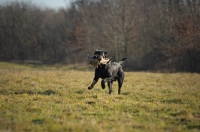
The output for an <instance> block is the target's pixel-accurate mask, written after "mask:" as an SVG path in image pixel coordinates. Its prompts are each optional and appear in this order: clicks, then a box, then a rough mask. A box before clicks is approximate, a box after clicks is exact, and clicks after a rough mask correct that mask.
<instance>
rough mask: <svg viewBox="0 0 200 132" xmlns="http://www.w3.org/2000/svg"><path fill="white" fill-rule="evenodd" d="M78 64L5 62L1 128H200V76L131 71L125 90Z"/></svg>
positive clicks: (0, 73)
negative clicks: (103, 84)
mask: <svg viewBox="0 0 200 132" xmlns="http://www.w3.org/2000/svg"><path fill="white" fill-rule="evenodd" d="M70 67H72V66H69V67H68V66H61V67H60V68H59V69H58V68H56V66H44V65H42V66H37V67H33V66H29V65H19V64H12V63H0V131H52V132H54V131H66V132H71V131H85V132H86V131H87V132H93V131H101V132H104V131H105V132H106V131H111V132H112V131H113V132H116V131H119V132H120V131H122V132H124V131H181V132H182V131H200V112H199V111H200V100H199V97H200V75H199V74H190V73H175V74H163V73H146V72H125V81H124V85H123V87H122V93H121V95H117V83H116V82H114V84H113V93H112V95H109V94H108V88H107V87H106V88H105V89H104V90H103V89H101V85H100V81H99V82H98V83H97V84H96V85H95V87H94V89H92V90H88V89H87V87H88V86H89V85H90V84H91V82H92V79H93V76H94V72H93V71H90V70H89V71H88V70H87V68H80V69H79V68H70Z"/></svg>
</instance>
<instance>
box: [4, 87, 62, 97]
mask: <svg viewBox="0 0 200 132" xmlns="http://www.w3.org/2000/svg"><path fill="white" fill-rule="evenodd" d="M0 94H1V95H11V94H15V95H21V94H28V95H33V94H40V95H47V96H49V95H61V94H60V93H58V92H55V91H53V90H50V89H48V90H45V91H31V90H20V91H9V90H5V89H3V90H0Z"/></svg>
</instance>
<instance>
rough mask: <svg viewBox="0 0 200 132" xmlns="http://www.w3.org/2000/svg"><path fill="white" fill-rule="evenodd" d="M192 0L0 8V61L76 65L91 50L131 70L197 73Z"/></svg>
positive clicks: (198, 13) (89, 0)
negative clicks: (122, 63) (125, 59)
mask: <svg viewBox="0 0 200 132" xmlns="http://www.w3.org/2000/svg"><path fill="white" fill-rule="evenodd" d="M199 6H200V2H198V1H197V0H187V1H186V0H176V1H172V0H159V1H155V0H142V1H138V0H75V1H73V2H72V3H71V6H70V7H69V8H60V9H58V10H53V9H41V8H39V7H37V6H36V5H34V4H32V3H31V2H30V1H29V2H14V3H10V4H8V5H4V6H0V19H1V21H0V31H1V32H0V60H3V61H10V60H20V61H21V62H24V61H25V60H37V61H40V62H41V63H51V64H53V63H58V62H62V63H65V64H77V63H78V64H80V63H84V62H85V59H83V56H86V54H92V53H93V52H94V50H96V49H102V50H106V51H108V53H109V55H110V56H111V57H112V59H113V60H114V61H118V60H120V59H121V58H124V57H127V58H128V59H129V61H127V63H126V65H125V66H124V67H125V68H126V69H131V70H142V71H144V70H151V71H165V72H177V71H178V72H180V71H181V72H182V71H183V72H200V39H199V37H200V36H199V34H200V27H199V25H200V10H199ZM133 64H134V65H133Z"/></svg>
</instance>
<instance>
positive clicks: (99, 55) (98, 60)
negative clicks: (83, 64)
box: [87, 50, 110, 67]
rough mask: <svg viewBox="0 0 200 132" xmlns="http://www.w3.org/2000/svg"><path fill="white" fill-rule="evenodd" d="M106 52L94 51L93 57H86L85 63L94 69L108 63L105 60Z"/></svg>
mask: <svg viewBox="0 0 200 132" xmlns="http://www.w3.org/2000/svg"><path fill="white" fill-rule="evenodd" d="M107 54H108V53H107V52H104V51H102V50H95V52H94V55H93V56H89V55H88V60H87V63H88V64H91V65H93V66H94V67H98V65H101V64H106V63H107V62H109V61H110V59H109V58H107Z"/></svg>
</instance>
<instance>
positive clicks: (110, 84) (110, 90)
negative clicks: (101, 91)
mask: <svg viewBox="0 0 200 132" xmlns="http://www.w3.org/2000/svg"><path fill="white" fill-rule="evenodd" d="M108 88H109V94H111V93H112V81H110V82H108Z"/></svg>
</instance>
